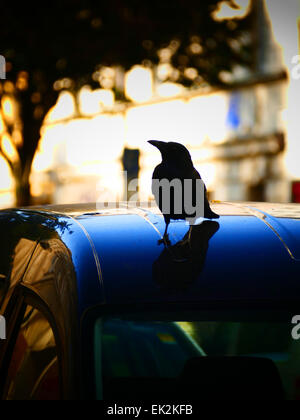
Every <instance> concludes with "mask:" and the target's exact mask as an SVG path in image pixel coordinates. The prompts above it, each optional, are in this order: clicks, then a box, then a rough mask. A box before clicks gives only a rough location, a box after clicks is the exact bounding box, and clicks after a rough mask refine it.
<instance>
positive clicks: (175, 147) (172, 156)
mask: <svg viewBox="0 0 300 420" xmlns="http://www.w3.org/2000/svg"><path fill="white" fill-rule="evenodd" d="M148 143H150V144H152V146H155V147H157V148H158V150H159V151H160V152H161V155H162V158H163V161H167V162H174V163H180V162H185V163H188V162H191V161H192V159H191V155H190V153H189V151H188V149H187V148H186V147H185V146H183V145H182V144H180V143H174V142H170V143H166V142H164V141H158V140H149V141H148Z"/></svg>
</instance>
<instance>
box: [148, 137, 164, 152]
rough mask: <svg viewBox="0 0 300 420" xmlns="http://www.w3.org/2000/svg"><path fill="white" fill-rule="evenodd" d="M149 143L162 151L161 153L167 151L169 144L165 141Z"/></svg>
mask: <svg viewBox="0 0 300 420" xmlns="http://www.w3.org/2000/svg"><path fill="white" fill-rule="evenodd" d="M148 143H150V144H152V146H154V147H157V148H158V150H160V151H161V152H163V151H164V150H166V147H167V144H168V143H165V142H164V141H158V140H149V141H148Z"/></svg>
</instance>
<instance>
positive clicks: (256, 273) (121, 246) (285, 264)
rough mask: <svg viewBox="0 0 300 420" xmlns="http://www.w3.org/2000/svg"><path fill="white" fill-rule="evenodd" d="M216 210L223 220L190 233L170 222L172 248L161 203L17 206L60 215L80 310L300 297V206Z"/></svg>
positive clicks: (55, 226) (182, 225) (178, 223)
mask: <svg viewBox="0 0 300 420" xmlns="http://www.w3.org/2000/svg"><path fill="white" fill-rule="evenodd" d="M213 209H214V211H215V212H217V213H218V214H220V219H219V220H217V221H201V220H200V221H199V224H198V225H197V226H194V227H193V228H192V231H191V234H190V235H189V225H188V224H187V222H185V221H176V222H172V223H171V225H170V228H169V236H170V240H171V245H170V246H169V247H166V246H165V245H164V244H163V243H160V242H159V241H160V240H161V239H162V236H163V233H164V230H165V223H164V219H163V217H162V215H161V214H160V212H159V211H158V210H157V209H155V208H151V209H149V208H145V207H142V206H141V207H139V208H137V207H134V208H130V207H127V206H126V205H124V206H122V205H121V206H120V208H117V209H105V208H104V209H97V206H95V205H93V204H92V205H83V206H56V207H43V208H32V209H25V210H19V211H20V212H22V211H24V212H26V214H27V215H28V217H29V218H30V215H32V217H34V215H35V216H36V215H41V216H42V217H43V218H45V219H47V218H50V219H51V220H54V221H55V220H56V222H57V223H55V222H54V224H53V225H52V228H53V230H55V231H56V233H57V234H58V235H59V237H60V238H61V239H62V241H63V242H64V244H65V245H66V247H67V248H68V249H69V251H70V255H71V256H72V260H73V264H74V267H75V271H76V276H77V290H78V301H79V307H80V312H84V311H85V310H87V309H88V308H89V307H92V306H95V305H99V304H102V305H105V304H106V305H128V304H139V305H142V304H157V303H159V304H161V303H168V304H172V303H179V302H180V303H184V304H187V305H188V304H200V303H202V304H205V303H209V302H225V301H228V302H229V301H232V302H244V301H248V302H249V301H255V302H266V301H269V302H270V301H272V302H276V301H277V302H280V301H286V302H288V301H295V300H300V281H299V270H300V206H298V205H279V204H278V205H277V204H261V203H215V204H213ZM65 220H66V221H67V223H68V224H69V228H67V229H66V225H63V228H62V222H63V221H65ZM79 267H80V268H79Z"/></svg>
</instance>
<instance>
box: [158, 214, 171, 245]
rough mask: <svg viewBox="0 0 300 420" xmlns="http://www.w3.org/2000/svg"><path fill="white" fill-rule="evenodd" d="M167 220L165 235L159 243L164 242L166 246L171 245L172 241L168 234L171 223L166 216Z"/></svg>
mask: <svg viewBox="0 0 300 420" xmlns="http://www.w3.org/2000/svg"><path fill="white" fill-rule="evenodd" d="M165 222H166V229H165V233H164V236H163V238H162V239H161V240H159V241H158V245H162V244H164V245H165V246H166V247H168V246H170V245H171V241H170V238H169V235H168V228H169V224H170V219H168V218H165Z"/></svg>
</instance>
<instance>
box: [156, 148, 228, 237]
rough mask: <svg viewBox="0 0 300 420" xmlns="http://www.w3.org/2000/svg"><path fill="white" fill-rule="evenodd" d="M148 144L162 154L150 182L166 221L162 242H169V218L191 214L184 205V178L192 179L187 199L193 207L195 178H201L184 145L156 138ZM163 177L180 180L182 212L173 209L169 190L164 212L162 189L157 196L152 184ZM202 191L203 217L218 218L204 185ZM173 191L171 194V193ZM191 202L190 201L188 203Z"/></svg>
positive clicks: (182, 218)
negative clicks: (168, 198)
mask: <svg viewBox="0 0 300 420" xmlns="http://www.w3.org/2000/svg"><path fill="white" fill-rule="evenodd" d="M149 143H150V144H152V145H153V146H155V147H157V148H158V150H159V151H160V152H161V155H162V163H161V164H160V165H158V166H157V167H156V168H155V170H154V173H153V177H152V180H153V184H152V192H153V194H154V195H155V198H156V201H157V204H158V207H159V208H160V210H161V211H162V213H163V215H164V219H165V222H166V230H165V233H164V240H163V242H164V243H166V244H170V241H169V239H168V226H169V224H170V221H171V219H173V220H186V219H191V218H192V217H193V215H191V214H187V213H186V206H185V204H186V203H185V202H184V201H185V200H187V198H186V195H185V192H184V185H185V184H184V181H185V180H192V181H194V182H192V187H193V189H192V194H191V196H190V197H189V196H188V200H190V201H191V202H192V205H193V206H194V207H195V206H197V203H196V199H197V197H198V194H197V193H196V191H195V188H199V184H197V182H196V181H197V180H201V179H202V178H201V176H200V174H199V172H198V171H197V170H196V169H195V168H194V165H193V162H192V158H191V155H190V153H189V151H188V150H187V148H186V147H184V146H183V145H182V144H179V143H174V142H170V143H166V142H162V141H157V140H150V141H149ZM163 179H165V180H168V181H169V182H172V181H174V180H179V181H181V185H182V206H181V209H182V212H179V213H178V212H177V211H174V210H175V208H174V191H172V190H171V195H170V211H169V212H168V213H166V212H164V211H163V210H164V207H163V205H162V204H163V203H162V191H160V195H159V198H158V195H157V190H155V187H154V185H157V184H154V183H155V181H159V182H161V181H162V180H163ZM203 186H204V191H203V195H204V197H203V195H202V197H201V200H203V204H204V218H206V219H219V217H220V216H219V215H217V214H216V213H214V212H213V211H212V210H211V208H210V204H209V201H208V198H207V189H206V186H205V185H204V183H203ZM172 192H173V194H172ZM190 204H191V203H190Z"/></svg>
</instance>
